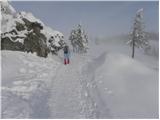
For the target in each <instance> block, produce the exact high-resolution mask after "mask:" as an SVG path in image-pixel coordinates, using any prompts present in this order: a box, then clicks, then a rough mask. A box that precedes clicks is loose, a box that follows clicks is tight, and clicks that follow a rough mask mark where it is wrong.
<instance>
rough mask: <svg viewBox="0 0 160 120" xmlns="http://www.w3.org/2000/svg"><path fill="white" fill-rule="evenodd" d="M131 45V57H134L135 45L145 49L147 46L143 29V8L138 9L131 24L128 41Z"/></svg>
mask: <svg viewBox="0 0 160 120" xmlns="http://www.w3.org/2000/svg"><path fill="white" fill-rule="evenodd" d="M128 43H129V44H130V45H131V46H132V58H134V54H135V47H137V48H139V47H141V48H143V49H146V48H147V47H149V42H148V39H147V37H146V34H145V31H144V21H143V9H139V10H138V11H137V13H136V17H135V20H134V24H133V31H132V32H131V33H130V40H129V42H128Z"/></svg>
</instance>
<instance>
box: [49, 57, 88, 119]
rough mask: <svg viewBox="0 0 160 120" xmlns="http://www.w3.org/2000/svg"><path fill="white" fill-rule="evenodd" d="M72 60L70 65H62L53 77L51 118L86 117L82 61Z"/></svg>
mask: <svg viewBox="0 0 160 120" xmlns="http://www.w3.org/2000/svg"><path fill="white" fill-rule="evenodd" d="M76 61H77V60H75V59H74V60H72V63H71V64H70V65H67V66H65V65H63V64H62V65H61V66H60V67H59V70H58V72H57V75H56V77H54V78H53V81H52V88H51V97H50V100H49V104H50V109H51V118H86V114H87V113H85V111H84V109H85V108H86V104H85V103H84V100H83V95H84V96H85V93H84V90H83V89H82V84H81V82H80V71H79V70H80V69H79V66H80V64H81V63H80V62H79V61H78V62H79V63H77V62H76Z"/></svg>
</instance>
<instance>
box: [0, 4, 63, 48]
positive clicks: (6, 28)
mask: <svg viewBox="0 0 160 120" xmlns="http://www.w3.org/2000/svg"><path fill="white" fill-rule="evenodd" d="M1 4H2V8H3V11H2V18H1V23H2V26H1V32H2V34H3V33H6V32H10V31H12V30H15V31H16V32H17V35H13V34H5V35H2V37H9V39H10V40H12V37H17V36H18V37H19V38H18V39H16V40H12V42H17V41H18V42H20V43H22V44H23V43H24V38H25V37H26V35H27V34H28V33H30V32H33V31H27V30H26V29H25V30H23V31H17V29H16V23H17V22H18V23H21V24H23V25H24V24H25V22H24V21H23V18H25V19H27V20H28V21H30V22H38V23H40V24H41V25H42V26H43V29H42V30H41V33H43V34H44V35H45V36H46V38H47V46H48V47H49V46H50V43H49V42H48V40H49V39H50V38H51V36H53V37H54V42H52V44H53V45H54V46H56V47H60V46H61V45H60V44H59V41H60V40H64V37H63V34H62V33H61V32H59V31H56V30H53V29H51V28H50V27H48V26H46V25H45V24H44V23H43V22H42V21H41V20H39V19H38V18H36V17H35V16H34V15H33V14H32V13H30V12H25V11H21V12H16V10H14V8H13V7H12V6H11V5H10V4H9V3H8V2H7V1H3V2H1ZM24 26H25V25H24Z"/></svg>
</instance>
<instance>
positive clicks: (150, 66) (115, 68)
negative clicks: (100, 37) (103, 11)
mask: <svg viewBox="0 0 160 120" xmlns="http://www.w3.org/2000/svg"><path fill="white" fill-rule="evenodd" d="M91 45H92V47H93V48H92V47H91V49H90V51H89V53H87V54H81V55H77V54H74V53H71V63H70V65H66V66H65V65H63V53H62V51H61V52H60V53H59V55H58V56H52V55H49V57H48V58H41V57H37V56H36V55H35V54H31V53H30V54H27V53H23V52H16V51H2V118H60V119H62V118H158V69H154V67H155V65H156V64H157V63H156V62H155V61H156V60H157V58H155V57H153V56H148V55H146V54H145V55H143V54H144V53H143V54H142V53H141V52H139V53H138V54H136V57H135V59H131V58H130V57H129V55H128V51H127V50H128V47H124V46H125V44H122V43H121V42H117V41H116V42H113V41H112V42H108V43H107V44H105V43H103V45H94V44H91ZM106 45H108V46H107V48H106ZM99 48H101V49H99ZM115 48H116V49H115ZM97 50H98V51H97ZM116 51H118V52H116ZM140 55H141V56H140ZM142 55H143V56H142ZM142 57H144V58H142ZM139 58H141V59H139ZM151 58H152V59H151ZM142 61H143V62H142ZM19 111H21V112H19Z"/></svg>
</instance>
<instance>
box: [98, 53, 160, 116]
mask: <svg viewBox="0 0 160 120" xmlns="http://www.w3.org/2000/svg"><path fill="white" fill-rule="evenodd" d="M101 59H102V58H99V59H98V60H97V62H98V61H101ZM95 79H96V80H98V81H103V82H101V83H103V84H101V83H99V85H98V86H99V89H100V90H101V93H102V94H103V96H104V99H106V101H107V104H108V106H109V109H110V111H111V114H112V115H113V116H114V118H155V117H156V118H158V72H157V71H155V70H153V69H151V68H149V67H147V66H145V65H143V63H140V62H138V61H136V60H134V59H131V58H130V57H128V56H125V55H122V54H118V53H117V54H116V53H110V54H107V55H106V57H105V60H104V63H103V65H101V66H100V67H99V68H98V69H97V71H96V78H95ZM98 81H97V82H98ZM105 88H107V90H104V89H105ZM111 93H112V94H111Z"/></svg>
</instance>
